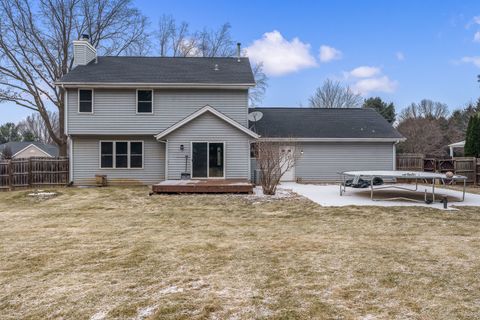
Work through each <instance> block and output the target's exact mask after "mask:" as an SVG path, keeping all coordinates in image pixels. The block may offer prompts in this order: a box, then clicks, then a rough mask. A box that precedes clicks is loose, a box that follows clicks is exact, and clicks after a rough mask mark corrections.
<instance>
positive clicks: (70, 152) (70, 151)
mask: <svg viewBox="0 0 480 320" xmlns="http://www.w3.org/2000/svg"><path fill="white" fill-rule="evenodd" d="M61 87H62V90H64V91H65V110H64V118H63V121H64V122H65V126H64V128H65V132H64V134H65V135H66V136H67V144H68V176H69V177H68V180H69V184H71V183H72V182H73V139H72V137H71V136H70V135H69V134H68V90H66V89H65V85H63V84H62V85H61Z"/></svg>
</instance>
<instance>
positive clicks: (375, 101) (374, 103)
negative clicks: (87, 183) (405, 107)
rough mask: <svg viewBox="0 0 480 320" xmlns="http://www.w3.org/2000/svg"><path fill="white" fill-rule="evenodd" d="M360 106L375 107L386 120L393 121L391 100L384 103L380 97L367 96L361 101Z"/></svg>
mask: <svg viewBox="0 0 480 320" xmlns="http://www.w3.org/2000/svg"><path fill="white" fill-rule="evenodd" d="M362 108H371V109H375V110H376V111H377V112H378V113H380V114H381V115H382V116H383V117H384V118H385V119H387V121H388V122H390V123H393V122H395V106H394V105H393V103H392V102H390V103H386V102H384V101H383V100H382V99H381V98H380V97H375V98H368V99H366V100H365V101H364V102H363V106H362Z"/></svg>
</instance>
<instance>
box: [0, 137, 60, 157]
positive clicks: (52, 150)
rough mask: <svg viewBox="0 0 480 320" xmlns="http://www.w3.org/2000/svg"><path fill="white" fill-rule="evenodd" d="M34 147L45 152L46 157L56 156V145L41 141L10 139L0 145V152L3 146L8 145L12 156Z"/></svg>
mask: <svg viewBox="0 0 480 320" xmlns="http://www.w3.org/2000/svg"><path fill="white" fill-rule="evenodd" d="M32 146H33V147H34V148H36V149H38V150H40V151H41V152H42V153H44V154H45V156H47V157H56V156H58V147H57V146H55V145H52V144H45V143H42V142H37V141H10V142H7V143H4V144H2V145H0V153H1V152H2V151H3V149H4V148H5V147H9V148H10V150H11V151H12V154H13V156H15V155H17V154H18V153H20V152H22V151H24V150H26V149H28V148H30V147H32Z"/></svg>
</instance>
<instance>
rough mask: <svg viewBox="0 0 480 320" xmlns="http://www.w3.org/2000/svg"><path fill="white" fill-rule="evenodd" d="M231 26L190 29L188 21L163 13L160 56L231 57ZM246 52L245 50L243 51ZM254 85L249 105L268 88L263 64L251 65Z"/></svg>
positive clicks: (234, 48) (233, 49) (232, 53)
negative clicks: (177, 20)
mask: <svg viewBox="0 0 480 320" xmlns="http://www.w3.org/2000/svg"><path fill="white" fill-rule="evenodd" d="M230 29H231V25H230V24H229V23H224V24H222V25H221V26H220V27H219V28H218V29H214V30H209V29H207V28H204V29H203V30H201V31H194V32H191V31H190V29H189V25H188V23H187V22H184V21H183V22H180V23H177V22H176V21H175V19H174V18H173V16H171V15H163V16H162V17H161V18H160V20H159V23H158V32H157V34H158V41H159V47H160V56H162V57H233V56H235V54H236V46H235V42H234V41H233V40H232V36H231V34H230ZM242 55H245V52H243V53H242ZM252 71H253V75H254V78H255V82H256V86H255V88H253V89H251V90H250V94H249V104H250V106H256V105H258V104H260V103H261V101H262V100H263V97H264V96H265V91H266V90H267V87H268V78H267V76H266V75H265V73H264V72H263V64H262V63H258V64H256V65H254V66H253V68H252Z"/></svg>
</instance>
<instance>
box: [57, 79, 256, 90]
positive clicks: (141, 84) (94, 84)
mask: <svg viewBox="0 0 480 320" xmlns="http://www.w3.org/2000/svg"><path fill="white" fill-rule="evenodd" d="M55 85H57V86H62V87H64V88H78V87H89V88H107V89H108V88H146V89H150V88H151V89H249V88H252V87H254V86H255V83H234V84H225V83H149V82H67V81H65V82H64V81H55Z"/></svg>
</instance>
